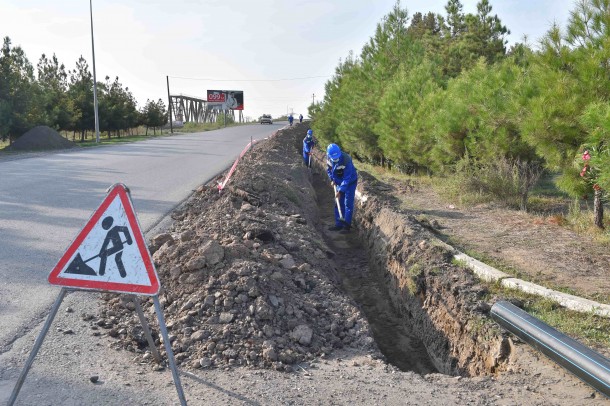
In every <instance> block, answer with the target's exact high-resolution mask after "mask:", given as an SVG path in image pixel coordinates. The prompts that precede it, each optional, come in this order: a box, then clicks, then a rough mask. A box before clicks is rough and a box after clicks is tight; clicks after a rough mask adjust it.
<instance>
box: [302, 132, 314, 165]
mask: <svg viewBox="0 0 610 406" xmlns="http://www.w3.org/2000/svg"><path fill="white" fill-rule="evenodd" d="M314 145H316V140H314V138H313V131H312V130H311V129H309V130H307V135H306V136H305V138H303V162H305V166H307V167H311V153H312V152H313V147H314Z"/></svg>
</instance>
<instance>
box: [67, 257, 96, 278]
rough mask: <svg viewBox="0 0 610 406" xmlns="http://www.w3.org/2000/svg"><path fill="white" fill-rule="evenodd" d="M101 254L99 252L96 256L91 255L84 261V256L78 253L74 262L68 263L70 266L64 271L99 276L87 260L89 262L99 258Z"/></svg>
mask: <svg viewBox="0 0 610 406" xmlns="http://www.w3.org/2000/svg"><path fill="white" fill-rule="evenodd" d="M99 256H100V254H97V255H96V256H94V257H91V258H89V259H88V260H86V261H84V260H83V257H81V256H80V254H76V257H74V259H73V260H72V262H70V265H68V267H67V268H66V271H65V272H64V273H73V274H77V275H91V276H97V273H96V272H95V271H94V270H93V268H91V267H90V266H89V265H87V262H89V261H91V260H92V259H94V258H97V257H99Z"/></svg>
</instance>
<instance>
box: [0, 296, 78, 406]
mask: <svg viewBox="0 0 610 406" xmlns="http://www.w3.org/2000/svg"><path fill="white" fill-rule="evenodd" d="M67 291H68V290H67V289H66V288H61V291H60V292H59V295H58V296H57V299H55V303H53V307H52V308H51V312H50V313H49V316H47V321H46V322H45V323H44V326H43V327H42V330H41V331H40V334H38V338H36V342H34V348H32V352H30V356H29V357H28V360H27V361H26V362H25V366H24V367H23V370H22V371H21V375H19V379H17V383H16V384H15V387H14V388H13V393H11V397H10V398H9V400H8V404H7V406H13V404H14V403H15V400H17V396H19V391H20V390H21V387H22V386H23V383H24V382H25V378H26V377H27V375H28V372H29V371H30V368H31V367H32V364H33V363H34V358H36V354H38V350H40V347H41V346H42V342H43V341H44V339H45V337H46V336H47V333H48V332H49V328H50V327H51V323H53V319H54V318H55V315H57V311H58V310H59V306H60V305H61V302H62V301H63V300H64V297H65V296H66V293H67Z"/></svg>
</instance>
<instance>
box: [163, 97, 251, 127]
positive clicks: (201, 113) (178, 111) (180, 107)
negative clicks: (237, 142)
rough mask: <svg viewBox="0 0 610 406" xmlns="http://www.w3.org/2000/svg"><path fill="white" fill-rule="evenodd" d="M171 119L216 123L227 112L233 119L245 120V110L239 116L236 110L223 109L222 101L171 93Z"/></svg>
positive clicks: (241, 121)
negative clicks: (211, 101) (209, 100)
mask: <svg viewBox="0 0 610 406" xmlns="http://www.w3.org/2000/svg"><path fill="white" fill-rule="evenodd" d="M169 98H170V107H171V117H170V120H173V121H182V122H185V123H215V122H217V121H218V120H224V117H225V114H226V115H227V116H229V117H232V118H233V121H238V122H240V123H243V122H244V115H243V111H241V110H239V112H238V113H239V114H238V116H237V118H236V117H235V110H228V109H223V106H222V104H221V103H210V102H208V101H207V100H204V99H199V98H197V97H192V96H185V95H170V96H169Z"/></svg>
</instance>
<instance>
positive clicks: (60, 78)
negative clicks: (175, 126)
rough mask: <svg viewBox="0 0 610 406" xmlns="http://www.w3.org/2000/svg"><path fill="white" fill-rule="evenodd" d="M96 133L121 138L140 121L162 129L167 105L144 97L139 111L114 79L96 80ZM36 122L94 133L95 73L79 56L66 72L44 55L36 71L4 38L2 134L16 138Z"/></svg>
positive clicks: (0, 66)
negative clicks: (122, 132) (97, 122)
mask: <svg viewBox="0 0 610 406" xmlns="http://www.w3.org/2000/svg"><path fill="white" fill-rule="evenodd" d="M97 90H98V112H99V118H100V123H99V126H100V131H104V132H107V134H108V137H110V136H111V134H115V135H117V136H120V134H121V131H124V132H125V131H130V130H132V129H133V128H136V127H138V126H140V125H145V126H147V127H153V128H155V127H161V126H163V125H164V124H165V123H166V122H167V113H166V108H165V104H164V103H163V101H162V100H161V99H159V100H158V101H156V102H155V101H154V100H153V101H151V100H148V101H147V102H146V105H145V106H144V107H143V108H142V109H141V110H138V106H137V102H136V100H135V98H134V97H133V95H132V94H131V92H130V91H129V88H128V87H123V85H122V84H121V83H120V82H119V78H118V77H116V78H115V80H114V81H112V82H111V81H110V78H109V77H108V76H107V77H106V78H105V82H102V83H98V86H97ZM37 125H47V126H49V127H52V128H54V129H56V130H63V131H71V132H73V133H75V134H79V137H80V139H81V140H84V138H85V132H86V131H94V129H95V118H94V110H93V76H92V74H91V72H90V70H89V65H88V64H87V61H86V60H85V59H84V58H83V57H82V56H81V57H80V58H79V59H78V61H77V62H76V66H75V68H74V69H73V70H71V71H67V70H66V67H65V66H64V65H63V64H60V63H59V61H58V60H57V58H56V56H55V55H53V57H51V58H48V57H47V56H46V55H44V54H43V55H42V56H41V57H40V60H39V61H38V65H37V66H36V70H35V69H34V67H33V66H32V64H31V63H30V62H29V60H28V59H27V57H26V56H25V53H24V51H23V50H22V49H21V47H18V46H17V47H15V46H11V40H10V39H9V38H8V37H6V38H4V42H3V45H2V49H1V50H0V138H1V139H2V140H6V139H11V140H14V139H16V138H18V137H20V136H21V135H23V134H24V133H25V132H27V131H28V130H29V129H31V128H33V127H35V126H37Z"/></svg>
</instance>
